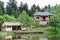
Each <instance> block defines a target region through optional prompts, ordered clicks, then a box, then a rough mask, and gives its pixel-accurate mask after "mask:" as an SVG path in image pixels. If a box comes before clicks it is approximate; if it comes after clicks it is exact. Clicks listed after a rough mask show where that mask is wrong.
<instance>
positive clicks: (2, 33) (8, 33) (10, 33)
mask: <svg viewBox="0 0 60 40" xmlns="http://www.w3.org/2000/svg"><path fill="white" fill-rule="evenodd" d="M5 34H6V35H8V36H9V35H14V33H13V32H0V35H5Z"/></svg>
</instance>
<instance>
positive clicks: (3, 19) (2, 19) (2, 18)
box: [0, 16, 6, 26]
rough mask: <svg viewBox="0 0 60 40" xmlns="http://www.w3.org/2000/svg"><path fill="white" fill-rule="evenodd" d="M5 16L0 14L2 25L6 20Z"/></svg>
mask: <svg viewBox="0 0 60 40" xmlns="http://www.w3.org/2000/svg"><path fill="white" fill-rule="evenodd" d="M5 21H6V20H5V18H4V17H3V16H0V26H1V25H2V23H3V22H5Z"/></svg>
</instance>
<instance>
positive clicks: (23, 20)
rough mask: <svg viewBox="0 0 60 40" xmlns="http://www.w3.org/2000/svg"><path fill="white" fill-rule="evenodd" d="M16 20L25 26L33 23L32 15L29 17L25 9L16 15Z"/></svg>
mask: <svg viewBox="0 0 60 40" xmlns="http://www.w3.org/2000/svg"><path fill="white" fill-rule="evenodd" d="M18 21H20V22H21V23H23V25H24V26H25V27H30V26H32V25H34V24H35V21H34V19H33V18H32V17H29V16H28V15H27V13H26V12H25V11H23V12H22V14H20V16H19V17H18Z"/></svg>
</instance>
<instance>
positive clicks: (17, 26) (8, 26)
mask: <svg viewBox="0 0 60 40" xmlns="http://www.w3.org/2000/svg"><path fill="white" fill-rule="evenodd" d="M14 30H21V23H20V22H4V23H3V24H2V26H1V31H14Z"/></svg>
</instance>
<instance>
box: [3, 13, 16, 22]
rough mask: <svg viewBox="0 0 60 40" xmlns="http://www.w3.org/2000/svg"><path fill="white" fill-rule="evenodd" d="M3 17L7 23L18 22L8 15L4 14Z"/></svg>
mask: <svg viewBox="0 0 60 40" xmlns="http://www.w3.org/2000/svg"><path fill="white" fill-rule="evenodd" d="M3 17H4V18H5V19H6V21H7V22H15V21H16V19H15V18H14V16H9V15H8V14H4V15H3Z"/></svg>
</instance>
